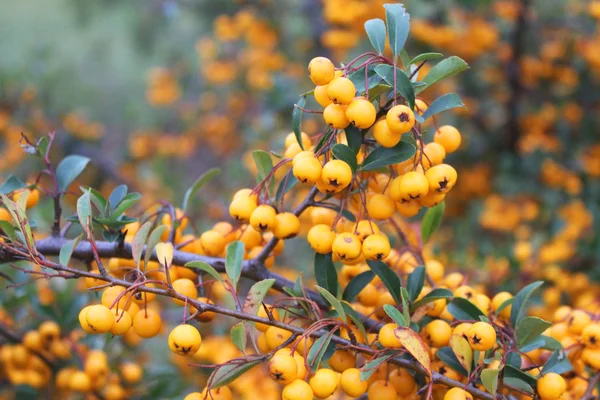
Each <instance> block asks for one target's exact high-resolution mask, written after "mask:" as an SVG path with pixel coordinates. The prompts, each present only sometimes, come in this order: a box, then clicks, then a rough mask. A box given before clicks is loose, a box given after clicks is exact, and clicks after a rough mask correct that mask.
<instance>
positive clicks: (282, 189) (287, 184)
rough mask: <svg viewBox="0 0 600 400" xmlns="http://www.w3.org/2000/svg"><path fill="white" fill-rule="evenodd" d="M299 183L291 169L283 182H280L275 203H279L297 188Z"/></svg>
mask: <svg viewBox="0 0 600 400" xmlns="http://www.w3.org/2000/svg"><path fill="white" fill-rule="evenodd" d="M297 183H298V179H297V178H296V177H295V176H294V171H293V170H291V169H290V170H289V171H288V172H287V174H285V176H284V177H283V179H282V180H281V182H279V186H278V187H277V193H276V194H275V202H276V203H277V202H279V201H280V200H281V199H282V198H283V196H284V195H285V194H286V193H287V192H289V191H290V190H291V189H292V188H293V187H294V186H296V184H297Z"/></svg>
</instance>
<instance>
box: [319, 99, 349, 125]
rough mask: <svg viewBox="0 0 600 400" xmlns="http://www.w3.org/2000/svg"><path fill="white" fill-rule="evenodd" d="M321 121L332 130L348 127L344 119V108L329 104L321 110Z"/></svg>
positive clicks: (339, 105)
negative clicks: (323, 120)
mask: <svg viewBox="0 0 600 400" xmlns="http://www.w3.org/2000/svg"><path fill="white" fill-rule="evenodd" d="M323 119H325V123H326V124H327V125H329V126H330V127H332V128H334V129H345V128H346V127H347V126H348V125H350V121H348V118H347V117H346V106H343V105H341V104H334V103H331V104H330V105H328V106H327V107H325V110H323Z"/></svg>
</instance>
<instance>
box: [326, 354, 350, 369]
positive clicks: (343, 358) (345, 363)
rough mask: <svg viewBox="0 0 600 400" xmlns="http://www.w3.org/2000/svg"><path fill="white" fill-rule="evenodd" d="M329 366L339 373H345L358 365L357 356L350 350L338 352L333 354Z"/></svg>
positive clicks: (328, 362)
mask: <svg viewBox="0 0 600 400" xmlns="http://www.w3.org/2000/svg"><path fill="white" fill-rule="evenodd" d="M327 364H329V366H330V367H331V368H332V369H333V370H334V371H337V372H344V371H345V370H347V369H349V368H354V366H355V365H356V355H355V354H354V353H353V352H351V351H349V350H336V351H334V352H333V354H332V355H331V357H330V358H329V360H328V361H327Z"/></svg>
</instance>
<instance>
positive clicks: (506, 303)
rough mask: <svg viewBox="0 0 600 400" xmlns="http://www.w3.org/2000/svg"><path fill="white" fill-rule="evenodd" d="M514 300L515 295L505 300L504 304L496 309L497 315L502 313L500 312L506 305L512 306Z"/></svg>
mask: <svg viewBox="0 0 600 400" xmlns="http://www.w3.org/2000/svg"><path fill="white" fill-rule="evenodd" d="M513 301H515V298H514V297H511V298H510V299H507V300H504V302H502V304H500V307H498V308H497V309H496V312H495V314H496V316H498V315H500V313H501V312H502V310H504V309H505V308H506V307H508V306H511V305H512V303H513Z"/></svg>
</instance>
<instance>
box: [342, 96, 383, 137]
mask: <svg viewBox="0 0 600 400" xmlns="http://www.w3.org/2000/svg"><path fill="white" fill-rule="evenodd" d="M376 116H377V110H375V106H374V105H373V104H372V103H371V102H370V101H369V100H366V99H364V98H356V99H354V100H353V101H352V103H350V105H348V108H346V117H347V118H348V121H350V123H351V124H352V125H354V126H356V127H357V128H360V129H367V128H370V127H371V125H373V124H374V123H375V117H376Z"/></svg>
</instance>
